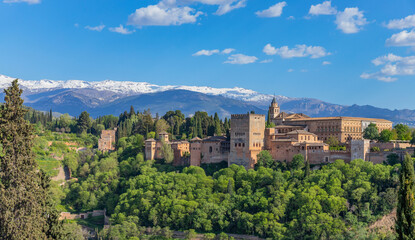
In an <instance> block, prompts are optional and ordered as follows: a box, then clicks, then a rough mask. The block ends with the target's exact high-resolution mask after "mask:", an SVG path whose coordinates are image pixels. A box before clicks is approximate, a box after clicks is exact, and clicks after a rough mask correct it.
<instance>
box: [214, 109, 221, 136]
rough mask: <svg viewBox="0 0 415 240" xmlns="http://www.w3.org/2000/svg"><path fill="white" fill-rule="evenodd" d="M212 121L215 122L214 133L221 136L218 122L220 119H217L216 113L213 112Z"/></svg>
mask: <svg viewBox="0 0 415 240" xmlns="http://www.w3.org/2000/svg"><path fill="white" fill-rule="evenodd" d="M214 122H215V134H216V136H222V125H221V124H220V119H219V116H218V113H215V117H214Z"/></svg>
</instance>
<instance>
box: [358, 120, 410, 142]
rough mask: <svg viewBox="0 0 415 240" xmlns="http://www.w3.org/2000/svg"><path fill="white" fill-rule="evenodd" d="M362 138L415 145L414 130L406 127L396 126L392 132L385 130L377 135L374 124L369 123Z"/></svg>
mask: <svg viewBox="0 0 415 240" xmlns="http://www.w3.org/2000/svg"><path fill="white" fill-rule="evenodd" d="M363 138H365V139H370V140H379V141H381V142H389V141H391V140H403V141H410V142H411V143H412V144H415V130H413V129H410V128H409V127H408V126H407V125H403V124H397V125H395V126H394V127H393V129H392V130H389V129H385V130H382V131H381V132H380V133H379V130H378V128H377V126H376V124H374V123H371V124H369V126H368V127H367V128H366V129H365V130H364V132H363Z"/></svg>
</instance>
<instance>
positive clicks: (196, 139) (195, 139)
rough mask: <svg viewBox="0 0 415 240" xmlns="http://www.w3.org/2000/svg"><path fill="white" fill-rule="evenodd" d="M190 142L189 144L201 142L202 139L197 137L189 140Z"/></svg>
mask: <svg viewBox="0 0 415 240" xmlns="http://www.w3.org/2000/svg"><path fill="white" fill-rule="evenodd" d="M190 141H191V142H194V141H202V139H201V138H199V137H194V138H192V139H190Z"/></svg>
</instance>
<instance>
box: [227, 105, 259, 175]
mask: <svg viewBox="0 0 415 240" xmlns="http://www.w3.org/2000/svg"><path fill="white" fill-rule="evenodd" d="M264 134H265V116H264V115H260V114H250V113H248V114H232V115H231V131H230V135H231V136H230V137H231V141H230V153H229V160H228V164H229V165H232V164H237V165H242V166H244V167H245V168H253V167H254V165H255V164H256V160H257V155H258V154H259V153H260V152H261V150H263V148H264Z"/></svg>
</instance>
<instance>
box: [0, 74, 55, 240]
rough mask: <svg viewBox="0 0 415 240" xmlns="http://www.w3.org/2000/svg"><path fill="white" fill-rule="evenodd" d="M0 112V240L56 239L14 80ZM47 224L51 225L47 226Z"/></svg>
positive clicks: (29, 127)
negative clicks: (0, 146)
mask: <svg viewBox="0 0 415 240" xmlns="http://www.w3.org/2000/svg"><path fill="white" fill-rule="evenodd" d="M4 92H5V94H6V96H5V98H4V100H5V103H4V105H3V106H2V108H1V109H0V143H1V145H2V148H3V150H2V152H1V153H0V239H46V238H48V237H53V236H55V237H56V235H55V234H52V232H56V231H55V230H56V229H54V230H52V228H53V227H52V226H53V225H54V223H56V221H55V220H56V214H55V215H54V217H52V216H51V214H50V213H51V212H50V211H49V210H51V208H49V207H50V204H49V203H48V200H47V199H48V196H47V193H48V190H49V189H48V188H49V186H48V184H47V181H49V179H48V178H45V179H42V176H44V175H42V172H39V171H38V170H37V163H36V161H35V157H34V154H33V152H32V146H33V143H32V139H33V129H32V126H31V125H30V124H29V123H28V122H27V121H26V120H24V116H25V114H26V112H27V110H25V109H24V108H23V99H21V97H20V96H21V94H22V90H21V89H20V88H19V86H18V84H17V79H16V80H14V81H13V82H12V86H11V87H9V88H7V89H5V90H4ZM49 224H51V225H49Z"/></svg>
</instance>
